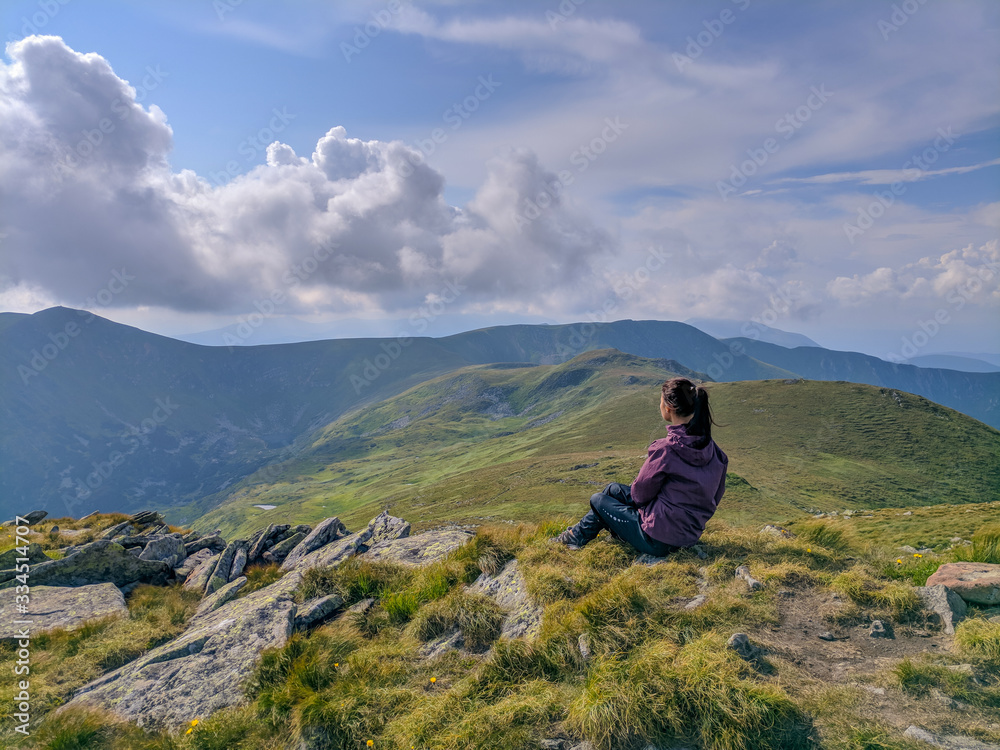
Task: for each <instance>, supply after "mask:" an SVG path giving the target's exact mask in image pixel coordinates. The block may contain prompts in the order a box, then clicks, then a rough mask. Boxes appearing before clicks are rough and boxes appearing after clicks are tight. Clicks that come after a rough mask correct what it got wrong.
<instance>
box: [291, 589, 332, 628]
mask: <svg viewBox="0 0 1000 750" xmlns="http://www.w3.org/2000/svg"><path fill="white" fill-rule="evenodd" d="M343 603H344V600H343V598H341V596H340V595H339V594H327V595H326V596H317V597H316V598H315V599H310V600H308V601H306V602H303V603H302V604H300V605H299V607H298V610H297V611H296V612H295V626H294V627H295V630H307V629H308V628H310V627H312V626H313V625H314V624H316V623H317V622H321V621H322V620H325V619H326V618H327V617H329V616H330V615H332V614H333V613H334V612H336V611H337V610H338V609H340V607H341V605H342V604H343Z"/></svg>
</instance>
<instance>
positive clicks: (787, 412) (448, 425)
mask: <svg viewBox="0 0 1000 750" xmlns="http://www.w3.org/2000/svg"><path fill="white" fill-rule="evenodd" d="M676 367H677V365H676V363H668V362H665V361H663V360H649V359H643V358H639V357H634V356H631V355H626V354H622V353H620V352H616V351H611V350H603V351H596V352H589V353H586V354H583V355H580V356H578V357H576V358H574V359H573V360H571V361H570V362H567V363H564V364H562V365H552V366H547V365H542V366H528V367H509V366H503V367H492V366H476V367H468V368H465V369H463V370H461V371H458V372H455V373H450V374H448V375H444V376H440V377H438V378H435V379H433V380H431V381H428V382H426V383H422V384H420V385H418V386H416V387H414V388H412V389H410V390H408V391H406V392H404V393H402V394H400V395H398V396H396V397H393V398H391V399H388V400H387V401H385V402H383V403H380V404H377V405H372V406H370V407H365V408H361V409H359V410H356V411H353V412H351V413H350V414H346V415H344V416H343V417H341V418H340V419H338V420H336V421H335V422H333V423H332V424H330V425H329V426H327V427H326V428H324V429H323V430H321V431H319V432H318V433H316V434H315V435H314V436H313V439H312V441H311V443H310V444H309V445H308V447H306V446H303V450H302V453H301V454H300V455H299V456H297V457H295V458H294V459H291V460H289V461H286V462H284V463H282V464H279V465H275V466H273V467H269V468H268V469H267V470H265V471H263V472H260V473H258V474H256V475H253V476H251V477H248V478H247V479H246V480H244V481H242V482H239V483H237V484H235V485H234V486H232V487H230V488H227V489H226V490H225V491H224V492H222V493H217V494H216V495H214V496H212V497H209V498H206V499H205V501H204V502H201V503H198V504H195V505H191V506H188V507H186V508H184V509H181V510H179V511H177V512H176V513H175V514H173V516H172V520H173V521H174V522H177V523H193V524H194V525H195V526H196V527H198V528H202V529H212V528H216V527H221V528H222V529H223V531H224V532H226V533H227V534H236V535H238V534H241V533H244V532H249V531H251V530H252V529H255V528H258V527H260V526H261V525H263V524H266V523H268V522H271V521H276V520H277V519H282V518H284V519H288V518H295V519H301V520H302V521H310V520H314V519H319V518H323V517H327V516H331V515H340V516H342V517H343V518H344V519H346V521H347V523H348V525H349V526H350V525H351V524H354V525H358V524H359V523H363V522H365V521H367V519H368V518H370V517H371V516H372V515H373V514H374V513H376V512H378V511H379V510H381V509H383V508H384V507H388V508H390V509H391V511H392V513H393V514H395V515H399V516H404V517H406V518H408V519H412V521H413V522H414V523H415V525H416V526H418V527H426V526H433V525H436V524H440V523H470V524H479V523H483V522H496V521H500V520H528V521H540V520H545V519H551V518H553V517H573V516H578V515H581V514H582V512H583V511H584V510H585V509H586V504H587V500H588V498H589V496H590V495H591V494H592V493H593V492H596V491H597V490H599V489H600V488H601V487H602V486H603V485H604V484H606V483H607V482H611V481H620V482H631V481H632V479H633V478H634V476H635V473H636V472H637V471H638V469H639V466H640V465H641V464H642V461H643V460H644V458H645V451H646V446H647V445H648V443H649V442H651V441H652V440H654V439H656V438H658V437H661V436H662V435H663V431H664V427H663V422H662V420H661V418H660V416H659V413H658V410H657V403H658V400H659V388H658V386H659V384H660V383H661V382H662V381H663V380H664V379H665V378H667V377H669V376H670V375H671V374H672V372H671V371H672V370H673V369H674V368H676ZM710 389H711V390H710V392H711V394H712V396H711V398H712V403H713V408H714V410H715V413H716V419H717V421H719V422H720V423H723V425H724V426H720V427H718V428H716V430H715V437H716V439H717V441H718V442H719V444H720V445H721V446H722V448H723V450H725V451H726V452H727V453H728V455H729V457H730V476H729V482H728V485H727V494H726V497H725V498H724V501H723V504H722V506H721V507H720V511H719V513H720V517H722V518H724V519H728V520H730V521H732V522H734V523H744V522H750V521H767V520H774V519H775V518H776V517H786V516H788V515H789V514H792V515H797V514H800V513H801V512H802V511H804V510H806V509H813V508H816V509H824V510H831V509H843V508H846V507H854V508H878V507H883V506H907V505H914V506H916V505H930V504H938V503H970V502H983V501H986V500H990V499H992V498H995V497H996V496H997V495H998V494H1000V466H998V465H997V462H996V460H995V456H996V455H997V454H998V452H1000V432H997V431H996V430H994V429H993V428H991V427H988V426H987V425H984V424H982V423H980V422H978V421H976V420H974V419H971V418H970V417H967V416H965V415H963V414H960V413H958V412H956V411H953V410H951V409H948V408H946V407H942V406H939V405H937V404H934V403H933V402H930V401H928V400H927V399H924V398H921V397H919V396H913V395H910V394H905V393H899V392H896V391H891V390H887V389H879V388H874V387H871V386H865V385H854V384H849V383H835V382H816V381H801V380H795V381H784V380H769V381H751V382H739V383H718V384H713V385H711V386H710ZM256 505H274V506H276V507H275V508H274V509H272V510H261V509H259V508H256V507H254V506H256Z"/></svg>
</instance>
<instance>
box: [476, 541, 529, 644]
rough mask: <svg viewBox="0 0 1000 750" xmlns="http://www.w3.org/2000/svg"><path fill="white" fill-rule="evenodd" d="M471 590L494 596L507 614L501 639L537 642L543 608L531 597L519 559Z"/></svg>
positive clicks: (479, 581)
mask: <svg viewBox="0 0 1000 750" xmlns="http://www.w3.org/2000/svg"><path fill="white" fill-rule="evenodd" d="M471 591H473V592H474V593H477V594H485V595H486V596H489V597H491V598H492V599H493V600H494V601H495V602H496V603H497V604H499V605H500V608H501V609H503V610H504V612H506V617H505V618H504V621H503V628H502V629H501V631H500V635H501V637H505V638H520V637H522V636H523V637H524V638H528V639H533V638H535V637H536V636H537V635H538V632H539V630H540V629H541V626H542V609H541V607H539V606H538V605H537V604H535V603H534V602H533V601H532V600H531V597H530V596H529V595H528V589H527V587H526V586H525V583H524V578H523V576H522V575H521V571H520V570H518V567H517V560H511V561H510V562H509V563H507V564H506V565H505V566H504V568H503V570H501V571H500V572H499V573H497V574H496V575H495V576H488V575H486V574H485V573H484V574H483V575H481V576H479V578H478V579H477V580H476V582H475V583H474V584H472V586H471Z"/></svg>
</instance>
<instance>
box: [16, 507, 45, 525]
mask: <svg viewBox="0 0 1000 750" xmlns="http://www.w3.org/2000/svg"><path fill="white" fill-rule="evenodd" d="M48 514H49V512H48V511H47V510H33V511H31V513H26V514H25V515H24V516H22V518H24V520H25V522H26V523H27V524H28V525H31V524H33V523H38V522H39V521H41V520H42V519H43V518H45V516H47V515H48ZM14 520H15V521H16V520H17V519H16V518H15V519H14Z"/></svg>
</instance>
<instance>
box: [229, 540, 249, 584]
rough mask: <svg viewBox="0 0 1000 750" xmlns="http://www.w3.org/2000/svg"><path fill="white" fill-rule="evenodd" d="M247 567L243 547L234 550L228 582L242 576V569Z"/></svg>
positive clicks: (245, 553)
mask: <svg viewBox="0 0 1000 750" xmlns="http://www.w3.org/2000/svg"><path fill="white" fill-rule="evenodd" d="M246 566H247V551H246V549H244V548H243V547H240V548H239V549H237V550H236V554H235V555H234V556H233V567H231V568H230V569H229V580H230V581H235V580H236V579H237V578H239V577H240V576H241V575H243V569H244V568H245V567H246Z"/></svg>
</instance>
